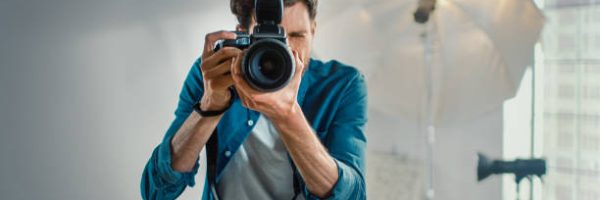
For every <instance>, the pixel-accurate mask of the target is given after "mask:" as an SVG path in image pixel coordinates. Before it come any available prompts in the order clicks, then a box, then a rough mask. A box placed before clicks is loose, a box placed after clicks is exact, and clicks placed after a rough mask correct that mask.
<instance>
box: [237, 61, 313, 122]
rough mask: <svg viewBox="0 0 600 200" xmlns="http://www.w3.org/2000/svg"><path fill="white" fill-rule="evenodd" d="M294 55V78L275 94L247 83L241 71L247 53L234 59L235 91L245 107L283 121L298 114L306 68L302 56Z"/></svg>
mask: <svg viewBox="0 0 600 200" xmlns="http://www.w3.org/2000/svg"><path fill="white" fill-rule="evenodd" d="M292 53H293V54H294V60H295V62H296V63H295V64H296V70H295V72H294V76H293V77H292V80H290V82H289V83H288V85H286V86H285V87H284V88H282V89H280V90H277V91H274V92H260V91H257V90H255V89H254V88H252V87H251V86H250V85H248V83H246V81H245V79H244V77H243V74H242V72H241V70H240V66H241V60H242V59H243V56H244V54H245V51H244V53H241V54H239V55H238V56H237V57H235V58H234V62H232V65H231V72H232V76H233V81H234V86H235V89H236V91H237V93H238V95H239V96H240V99H241V101H242V105H243V106H244V107H246V108H249V109H252V110H255V111H258V112H260V113H262V114H264V115H265V116H267V117H268V118H270V119H283V118H285V117H286V116H289V115H290V114H292V113H294V112H297V110H296V109H299V106H298V101H297V96H298V89H299V87H300V81H301V80H302V72H303V71H304V67H305V66H304V61H302V59H301V58H302V56H301V55H300V54H299V53H298V52H296V51H293V52H292Z"/></svg>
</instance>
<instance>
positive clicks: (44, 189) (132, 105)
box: [0, 0, 235, 199]
mask: <svg viewBox="0 0 600 200" xmlns="http://www.w3.org/2000/svg"><path fill="white" fill-rule="evenodd" d="M227 6H228V1H208V0H204V1H197V0H196V1H192V0H179V1H159V0H152V1H148V0H146V1H141V0H103V1H91V0H90V1H75V0H53V1H41V0H40V1H10V0H9V1H6V0H4V1H0V47H1V48H0V113H1V114H0V195H1V197H0V198H1V199H138V198H140V196H139V180H140V175H141V172H142V169H143V167H144V165H145V162H146V160H147V159H148V157H149V155H150V153H151V151H152V149H153V148H154V146H155V145H156V144H157V143H158V142H159V141H160V140H161V138H162V136H163V134H164V131H165V130H166V129H167V127H168V126H169V124H170V122H171V120H172V119H173V111H174V109H175V106H176V103H177V99H178V98H177V97H178V94H179V90H180V88H181V84H182V83H183V79H184V77H185V75H186V73H187V71H188V70H189V68H190V66H191V64H192V63H193V61H194V60H195V59H196V58H197V56H198V55H199V54H200V51H201V47H202V44H203V39H204V35H205V34H206V33H207V32H208V31H214V30H220V29H232V28H234V25H235V20H234V17H233V16H232V15H230V14H229V10H228V7H227Z"/></svg>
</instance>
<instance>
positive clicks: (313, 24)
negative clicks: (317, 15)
mask: <svg viewBox="0 0 600 200" xmlns="http://www.w3.org/2000/svg"><path fill="white" fill-rule="evenodd" d="M316 31H317V20H312V22H311V23H310V34H312V36H313V37H314V36H315V32H316Z"/></svg>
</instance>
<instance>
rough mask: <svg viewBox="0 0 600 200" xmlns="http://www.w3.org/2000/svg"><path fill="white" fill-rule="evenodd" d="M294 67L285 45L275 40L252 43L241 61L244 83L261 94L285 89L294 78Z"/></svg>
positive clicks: (290, 53) (292, 59) (290, 54)
mask: <svg viewBox="0 0 600 200" xmlns="http://www.w3.org/2000/svg"><path fill="white" fill-rule="evenodd" d="M295 69H296V66H295V62H294V58H293V57H292V52H290V50H289V49H288V47H287V45H286V44H285V43H283V42H281V41H279V40H276V39H261V40H259V41H257V42H255V43H253V44H252V45H251V46H250V48H249V49H248V52H247V53H246V55H244V59H243V60H242V66H241V70H242V74H243V76H244V78H245V79H246V82H247V83H248V84H249V85H250V86H251V87H253V88H254V89H256V90H258V91H261V92H273V91H276V90H279V89H281V88H283V87H285V86H286V85H287V84H288V83H289V82H290V80H291V79H292V77H293V76H294V72H295Z"/></svg>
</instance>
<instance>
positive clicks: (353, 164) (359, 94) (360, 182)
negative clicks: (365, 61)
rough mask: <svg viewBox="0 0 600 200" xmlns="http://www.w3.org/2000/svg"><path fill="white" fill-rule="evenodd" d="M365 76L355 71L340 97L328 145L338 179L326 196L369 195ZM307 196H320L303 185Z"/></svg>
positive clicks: (362, 197) (355, 197)
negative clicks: (366, 168)
mask: <svg viewBox="0 0 600 200" xmlns="http://www.w3.org/2000/svg"><path fill="white" fill-rule="evenodd" d="M366 113H367V91H366V85H365V80H364V76H363V75H361V74H360V73H358V72H356V75H355V76H354V78H353V79H352V80H351V81H350V82H349V86H348V87H347V89H346V92H345V93H344V96H343V97H342V98H341V101H340V104H339V109H338V110H337V112H336V114H335V117H334V120H333V124H332V127H330V128H329V130H328V133H327V136H326V140H325V146H326V147H327V149H328V151H329V153H330V155H331V156H332V157H333V158H334V160H335V162H336V164H337V168H338V175H339V176H338V181H337V182H336V184H335V185H334V187H333V189H332V191H331V193H330V196H329V197H328V198H327V199H344V200H347V199H366V193H367V192H366V186H365V176H364V171H365V170H364V169H365V153H364V151H365V148H366V142H367V140H366V137H365V134H364V126H365V124H366V122H367V116H366V115H367V114H366ZM304 193H305V195H306V197H307V199H318V198H317V197H316V196H315V195H313V194H311V193H310V192H309V191H308V189H307V187H306V186H305V187H304Z"/></svg>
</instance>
